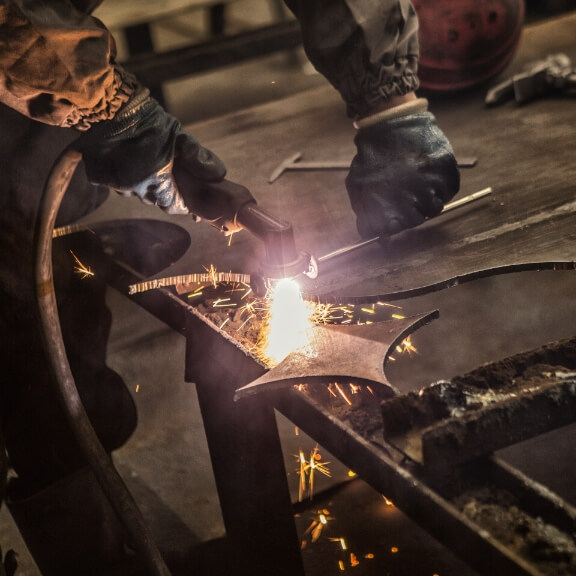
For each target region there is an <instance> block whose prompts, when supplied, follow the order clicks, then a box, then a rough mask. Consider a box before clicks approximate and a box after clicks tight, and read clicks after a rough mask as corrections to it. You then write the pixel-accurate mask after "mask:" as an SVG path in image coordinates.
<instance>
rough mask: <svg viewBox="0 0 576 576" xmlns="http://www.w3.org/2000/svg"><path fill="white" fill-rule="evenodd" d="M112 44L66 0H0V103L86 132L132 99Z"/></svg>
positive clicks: (100, 28) (129, 84)
mask: <svg viewBox="0 0 576 576" xmlns="http://www.w3.org/2000/svg"><path fill="white" fill-rule="evenodd" d="M115 56H116V51H115V45H114V40H113V38H112V36H111V35H110V33H109V32H108V30H106V28H105V27H104V26H103V25H102V24H101V23H100V22H99V21H98V20H97V19H95V18H93V17H91V16H90V15H88V14H85V13H83V12H81V11H79V10H77V9H76V8H75V7H74V6H73V4H72V3H71V2H70V1H68V0H55V1H52V2H42V1H39V0H36V1H28V2H24V1H23V0H0V102H2V103H4V104H6V105H7V106H9V107H11V108H13V109H15V110H17V111H18V112H20V113H21V114H24V115H25V116H28V117H30V118H32V119H33V120H37V121H40V122H45V123H47V124H52V125H55V126H62V127H74V128H76V129H79V130H86V129H87V128H89V127H90V125H91V124H92V123H94V122H99V121H101V120H107V119H110V118H112V117H114V115H115V114H116V112H117V111H118V109H119V108H120V107H121V106H122V105H123V104H125V103H126V102H127V101H128V100H129V99H130V97H131V95H132V93H133V92H134V89H135V82H134V80H133V79H131V78H130V77H129V76H128V75H127V74H125V73H124V72H123V71H122V69H121V68H119V67H118V66H116V65H115Z"/></svg>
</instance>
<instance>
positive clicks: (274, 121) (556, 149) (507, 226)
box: [176, 14, 576, 299]
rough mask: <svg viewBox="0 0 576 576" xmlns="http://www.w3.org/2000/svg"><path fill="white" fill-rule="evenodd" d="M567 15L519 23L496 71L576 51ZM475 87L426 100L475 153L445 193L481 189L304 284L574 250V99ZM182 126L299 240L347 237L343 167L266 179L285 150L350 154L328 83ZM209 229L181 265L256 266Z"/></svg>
mask: <svg viewBox="0 0 576 576" xmlns="http://www.w3.org/2000/svg"><path fill="white" fill-rule="evenodd" d="M574 26H576V15H574V14H570V15H568V16H565V17H562V18H558V19H555V20H551V21H547V22H544V23H541V24H538V25H534V26H531V27H527V28H526V29H525V32H524V35H523V38H522V41H521V45H520V48H519V51H518V53H517V56H516V57H515V59H514V61H513V62H512V64H511V66H510V67H509V68H508V70H507V71H506V72H505V74H511V73H513V72H516V71H518V70H519V69H520V67H521V66H522V65H523V64H524V63H526V62H529V61H532V60H535V59H539V58H543V57H545V56H546V55H548V54H552V53H556V52H565V53H566V54H568V55H569V56H570V57H572V59H573V60H576V42H574V40H573V30H574ZM270 81H271V82H273V81H274V78H270ZM486 88H487V87H482V88H480V89H478V90H474V91H470V92H466V93H461V94H454V95H450V96H445V97H442V98H439V97H432V96H431V97H430V100H431V110H432V111H433V112H434V113H435V115H436V117H437V119H438V123H439V125H440V127H441V128H442V129H443V130H444V131H445V133H446V134H447V136H448V137H449V138H450V140H451V142H452V144H453V146H454V149H455V152H456V155H457V156H475V157H477V159H478V164H477V166H476V167H474V168H471V169H463V170H462V186H461V192H460V193H459V195H458V196H457V197H456V198H458V197H460V196H463V195H466V194H469V193H472V192H475V191H477V190H480V189H483V188H485V187H487V186H491V187H492V188H493V190H494V193H493V195H492V197H491V198H490V199H485V200H481V201H479V202H477V203H474V204H472V205H471V206H469V207H466V208H463V209H460V210H458V211H455V212H452V213H450V214H447V215H444V216H442V217H441V218H438V219H435V220H431V221H429V222H428V223H426V224H425V225H423V226H421V227H419V228H418V229H414V230H410V231H407V232H405V233H403V234H400V235H398V236H397V237H395V238H394V239H393V241H392V242H391V244H390V245H389V246H388V247H387V249H386V250H383V249H382V248H381V247H380V246H379V245H373V246H370V247H367V248H365V249H363V250H361V251H358V252H356V253H354V254H353V256H351V257H348V258H344V259H342V258H341V259H338V260H335V261H334V262H333V264H331V265H330V266H326V267H325V269H324V272H323V273H322V274H321V275H320V277H319V278H318V280H317V281H316V282H309V283H307V284H306V291H308V292H310V293H311V294H314V295H327V296H330V297H337V296H338V297H342V298H344V299H345V297H348V296H356V297H364V296H375V295H388V294H391V293H395V292H398V291H405V290H414V289H416V288H419V287H423V286H427V285H434V284H437V283H443V282H445V281H447V280H448V279H450V278H453V277H459V276H460V277H461V276H466V275H468V274H473V273H475V272H478V271H481V270H484V269H488V268H498V267H507V266H514V265H523V264H530V263H538V262H549V261H550V262H552V261H566V262H572V261H573V260H574V259H575V256H576V248H574V242H573V240H574V238H575V234H576V232H575V228H574V215H573V214H574V209H575V208H576V202H575V197H574V173H575V172H576V167H575V158H576V151H575V150H574V141H573V133H574V123H575V121H576V108H575V104H576V102H575V100H574V98H573V97H572V96H566V97H551V98H542V99H539V100H536V101H533V102H531V103H529V104H527V105H524V106H517V105H516V104H515V103H512V102H511V103H507V104H505V105H503V106H500V107H497V108H486V107H485V106H484V103H483V98H484V95H485V92H486ZM189 129H190V131H191V133H192V134H194V135H195V136H196V137H197V138H198V139H199V140H200V141H201V142H202V143H204V144H205V145H206V146H208V147H210V148H211V149H212V150H214V151H215V152H216V153H217V154H218V155H219V156H221V157H222V158H224V159H225V161H226V164H227V166H228V177H229V178H230V179H231V180H234V181H237V182H241V183H243V184H244V185H246V186H248V188H250V189H251V191H252V192H253V194H254V195H255V196H256V198H257V200H258V202H259V205H260V206H262V207H263V208H265V209H266V210H269V211H270V212H272V213H273V214H276V215H278V216H281V217H283V218H285V219H287V220H289V221H291V222H292V224H293V226H294V230H295V236H296V241H297V244H298V246H299V247H300V249H303V250H306V251H308V252H311V253H312V254H314V255H316V256H320V255H322V254H325V253H328V252H331V251H333V250H336V249H338V248H340V247H342V246H345V245H347V244H351V243H354V242H356V241H358V240H359V237H358V234H357V232H356V229H355V218H354V215H353V213H352V211H351V209H350V206H349V202H348V198H347V194H346V191H345V187H344V177H345V172H344V171H330V172H328V171H324V172H322V171H310V172H286V173H284V174H283V175H282V176H281V177H280V178H279V179H278V180H276V181H275V182H274V183H273V184H269V183H268V177H269V175H270V174H271V172H272V171H273V170H274V168H275V167H276V166H277V165H278V164H279V163H280V162H281V161H282V160H284V159H285V158H287V157H288V156H290V155H292V154H293V153H294V152H302V154H303V160H331V161H332V160H338V161H348V160H350V159H351V158H352V156H353V153H354V145H353V136H354V129H353V127H352V125H351V123H350V121H349V120H348V119H347V118H345V115H344V105H343V103H342V102H341V101H340V98H339V96H338V95H337V94H336V93H335V91H334V90H333V89H332V88H331V87H329V86H326V87H325V88H320V89H316V90H313V91H310V92H306V93H303V94H301V95H298V96H295V97H292V98H289V99H286V100H283V101H280V102H275V103H272V104H269V105H264V106H259V107H256V108H253V109H249V110H245V111H242V112H239V113H236V114H232V115H230V116H227V117H223V118H218V119H215V120H212V121H208V122H205V123H200V124H196V125H193V126H190V127H189ZM214 234H216V233H215V232H213V231H211V230H210V231H206V230H199V229H194V230H193V235H194V236H193V248H192V250H191V251H190V253H189V254H188V255H187V256H186V257H185V258H184V259H182V260H181V262H180V264H179V267H180V269H181V270H182V271H189V270H190V269H191V268H198V266H201V265H205V264H206V263H214V264H216V266H218V267H220V269H230V268H233V270H234V271H237V272H249V271H251V270H253V269H255V268H257V267H258V259H259V258H260V256H261V247H259V246H258V243H257V242H256V241H255V240H253V239H252V238H249V237H248V235H244V234H240V235H238V236H237V237H234V239H233V241H232V245H231V246H230V248H229V249H226V248H224V246H225V244H226V239H222V240H221V241H218V240H216V241H214V240H213V237H214V236H213V235H214ZM176 270H177V269H176Z"/></svg>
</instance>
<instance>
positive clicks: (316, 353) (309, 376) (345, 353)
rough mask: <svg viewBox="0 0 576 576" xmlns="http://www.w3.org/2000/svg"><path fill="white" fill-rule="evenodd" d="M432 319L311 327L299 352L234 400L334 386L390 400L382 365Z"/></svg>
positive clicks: (432, 314) (430, 315)
mask: <svg viewBox="0 0 576 576" xmlns="http://www.w3.org/2000/svg"><path fill="white" fill-rule="evenodd" d="M437 317H438V312H437V311H434V312H430V313H428V314H422V315H419V316H416V317H413V318H405V319H397V320H388V321H384V322H375V323H373V324H361V325H358V324H356V325H319V326H314V327H313V328H311V331H310V342H309V345H308V346H307V347H306V348H305V349H301V350H296V351H294V352H292V353H291V354H289V355H288V356H287V357H286V358H285V359H284V360H283V361H282V362H281V363H280V364H278V365H277V366H275V367H274V368H271V369H270V370H269V371H268V372H266V373H265V374H263V375H261V376H259V377H258V378H257V379H256V380H254V381H252V382H250V383H249V384H247V385H246V386H243V387H242V388H239V389H238V390H237V391H236V394H235V399H236V400H239V399H242V398H247V397H249V396H253V395H255V394H258V393H260V392H270V391H274V390H280V389H284V388H288V387H290V386H294V385H298V384H317V383H320V384H328V383H329V382H334V381H337V382H342V381H344V382H353V383H355V384H363V385H368V386H371V385H372V386H383V387H385V388H386V389H387V390H388V395H394V394H395V389H394V388H393V386H392V385H391V384H390V382H389V381H388V379H387V378H386V375H385V373H384V364H385V362H386V359H387V358H388V356H389V355H390V352H391V351H392V350H393V349H394V348H395V346H396V345H398V344H399V343H400V342H401V341H402V340H404V339H405V338H406V337H407V336H409V335H410V334H411V333H412V332H414V331H415V330H417V329H418V328H420V327H421V326H423V325H424V324H427V323H429V322H431V321H432V320H433V319H434V318H437ZM359 358H361V359H362V360H361V361H360V362H359V361H358V359H359Z"/></svg>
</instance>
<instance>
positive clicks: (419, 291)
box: [302, 260, 576, 304]
mask: <svg viewBox="0 0 576 576" xmlns="http://www.w3.org/2000/svg"><path fill="white" fill-rule="evenodd" d="M543 270H576V261H574V260H566V261H561V260H559V261H555V262H524V263H521V264H507V265H506V266H498V267H494V268H486V269H480V270H474V271H473V272H468V273H466V274H460V275H458V276H452V277H451V278H446V279H445V280H441V281H439V282H435V283H433V284H425V285H423V286H418V287H416V288H408V289H406V290H398V291H397V292H387V293H382V294H365V295H362V296H354V295H346V293H344V292H343V293H342V294H340V293H339V294H333V293H331V294H321V293H319V294H317V293H315V292H314V291H312V290H309V289H308V291H307V288H306V286H304V287H303V293H302V297H303V298H304V299H306V300H311V301H314V302H320V303H327V304H332V303H341V302H348V303H350V304H370V303H373V302H382V301H384V302H393V301H395V300H406V299H408V298H414V297H415V296H423V295H424V294H430V293H432V292H439V291H440V290H445V289H446V288H453V287H454V286H459V285H460V284H465V283H466V282H471V281H472V280H479V279H480V278H489V277H491V276H498V275H500V274H513V273H515V272H540V271H543Z"/></svg>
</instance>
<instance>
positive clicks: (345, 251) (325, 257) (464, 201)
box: [317, 187, 492, 264]
mask: <svg viewBox="0 0 576 576" xmlns="http://www.w3.org/2000/svg"><path fill="white" fill-rule="evenodd" d="M490 194H492V188H491V187H488V188H483V189H482V190H479V191H478V192H474V193H473V194H469V195H468V196H464V197H463V198H460V199H459V200H455V201H454V202H450V203H448V204H446V206H444V209H443V210H442V212H441V213H440V215H442V214H446V213H447V212H451V211H452V210H454V209H456V208H461V207H462V206H466V205H468V204H470V203H471V202H475V201H476V200H480V199H481V198H484V197H485V196H489V195H490ZM380 240H381V237H380V236H375V237H373V238H369V239H367V240H363V241H361V242H358V243H357V244H351V245H350V246H344V247H343V248H339V249H338V250H334V251H333V252H329V253H328V254H324V255H323V256H319V257H318V258H317V260H318V263H319V264H321V263H322V262H327V261H329V260H333V259H334V258H337V257H339V256H343V255H344V254H349V253H350V252H354V251H356V250H358V249H359V248H364V246H369V245H370V244H375V243H376V242H379V241H380Z"/></svg>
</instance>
